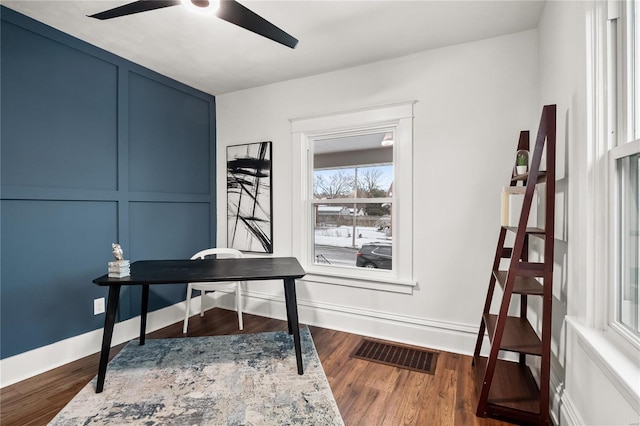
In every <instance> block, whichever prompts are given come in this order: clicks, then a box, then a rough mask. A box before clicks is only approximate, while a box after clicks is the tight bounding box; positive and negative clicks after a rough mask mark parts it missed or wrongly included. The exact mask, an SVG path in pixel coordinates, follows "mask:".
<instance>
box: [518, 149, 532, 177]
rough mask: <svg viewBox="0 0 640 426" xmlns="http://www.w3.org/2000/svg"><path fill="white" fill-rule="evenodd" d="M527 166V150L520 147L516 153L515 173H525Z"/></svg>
mask: <svg viewBox="0 0 640 426" xmlns="http://www.w3.org/2000/svg"><path fill="white" fill-rule="evenodd" d="M528 166H529V151H527V150H524V149H521V150H520V151H518V152H517V153H516V175H523V174H525V173H527V167H528Z"/></svg>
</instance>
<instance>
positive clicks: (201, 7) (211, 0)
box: [181, 0, 220, 15]
mask: <svg viewBox="0 0 640 426" xmlns="http://www.w3.org/2000/svg"><path fill="white" fill-rule="evenodd" d="M181 1H182V4H184V5H185V6H186V7H187V9H189V10H190V11H192V12H195V13H199V14H200V15H213V14H214V13H216V12H217V11H218V9H219V8H220V0H181Z"/></svg>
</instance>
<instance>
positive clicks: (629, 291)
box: [607, 2, 640, 345]
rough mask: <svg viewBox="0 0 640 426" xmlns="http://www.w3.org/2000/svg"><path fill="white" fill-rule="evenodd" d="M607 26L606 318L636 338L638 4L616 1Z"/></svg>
mask: <svg viewBox="0 0 640 426" xmlns="http://www.w3.org/2000/svg"><path fill="white" fill-rule="evenodd" d="M616 6H618V9H614V10H613V11H612V12H613V13H612V15H611V16H610V24H609V32H608V36H609V38H610V40H609V44H608V46H609V49H608V52H607V53H608V62H609V67H608V71H609V91H608V93H609V96H608V99H607V101H608V103H609V110H610V113H609V125H608V127H609V134H610V138H611V140H610V141H609V147H610V149H609V151H608V155H609V173H610V175H609V176H610V182H611V191H610V197H611V199H610V204H609V205H610V212H609V214H610V216H611V221H610V222H611V225H610V233H609V234H610V237H611V238H610V239H611V245H610V247H611V253H612V256H611V259H612V267H611V268H610V269H611V274H612V277H613V279H612V282H613V284H614V285H613V289H612V292H611V294H612V297H611V299H612V303H611V307H610V308H611V309H610V311H611V312H610V315H609V323H610V325H611V327H612V328H614V329H616V330H618V331H620V332H621V333H622V334H623V335H626V336H627V337H628V338H629V339H630V340H631V341H633V342H635V343H636V345H638V344H640V321H639V318H640V304H639V303H638V270H639V267H640V251H639V238H638V232H639V230H640V217H639V214H638V201H639V199H640V185H639V182H640V167H639V166H640V76H639V73H640V53H639V49H638V48H639V46H640V25H639V24H640V19H639V16H640V15H639V14H640V10H639V9H640V8H638V6H637V4H636V3H635V2H620V3H616Z"/></svg>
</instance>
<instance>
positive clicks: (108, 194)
mask: <svg viewBox="0 0 640 426" xmlns="http://www.w3.org/2000/svg"><path fill="white" fill-rule="evenodd" d="M0 18H1V22H0V31H1V34H0V75H1V79H0V89H1V97H0V123H1V127H0V182H1V189H0V262H1V264H0V280H1V282H0V324H1V333H0V357H1V358H6V357H9V356H13V355H17V354H20V353H23V352H26V351H28V350H31V349H35V348H38V347H41V346H45V345H48V344H51V343H54V342H57V341H60V340H63V339H66V338H69V337H73V336H76V335H79V334H83V333H86V332H89V331H92V330H95V329H99V328H102V326H103V322H104V314H101V315H97V316H94V315H93V299H95V298H98V297H104V296H106V294H107V289H105V288H101V287H98V286H96V285H94V284H93V283H92V282H91V281H92V280H93V279H94V278H96V277H98V276H100V275H103V274H105V273H106V271H107V262H109V261H111V260H112V259H113V256H112V254H111V243H113V242H119V243H120V244H121V245H122V247H123V249H124V253H125V258H127V259H130V260H131V261H136V260H140V259H185V258H189V257H191V255H192V254H193V253H195V252H197V251H199V250H201V249H204V248H207V247H213V246H215V241H216V235H215V228H216V227H215V220H216V217H215V212H216V209H215V188H216V185H215V170H214V167H215V98H214V97H213V96H211V95H208V94H206V93H202V92H200V91H197V90H195V89H193V88H191V87H188V86H185V85H184V84H181V83H178V82H176V81H173V80H171V79H169V78H167V77H164V76H161V75H159V74H157V73H155V72H152V71H150V70H148V69H145V68H143V67H141V66H139V65H136V64H134V63H132V62H129V61H127V60H124V59H122V58H120V57H118V56H116V55H113V54H111V53H109V52H106V51H104V50H101V49H98V48H96V47H95V46H92V45H89V44H87V43H85V42H83V41H81V40H78V39H76V38H73V37H71V36H69V35H67V34H64V33H61V32H59V31H57V30H55V29H53V28H51V27H48V26H46V25H44V24H42V23H39V22H37V21H34V20H32V19H30V18H27V17H25V16H23V15H21V14H19V13H16V12H14V11H12V10H10V9H8V8H6V7H4V6H0ZM159 287H160V286H159ZM185 292H186V289H185V286H181V285H180V286H179V285H176V286H165V287H162V288H153V287H152V289H151V297H150V309H151V310H156V309H160V308H163V307H166V306H169V305H172V304H175V303H178V302H180V301H183V300H184V298H185ZM139 314H140V289H136V288H131V289H129V288H125V289H124V290H123V292H122V294H121V300H120V311H119V319H120V320H124V319H129V318H132V317H134V316H136V315H139Z"/></svg>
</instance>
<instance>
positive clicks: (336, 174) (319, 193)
mask: <svg viewBox="0 0 640 426" xmlns="http://www.w3.org/2000/svg"><path fill="white" fill-rule="evenodd" d="M355 171H356V170H355V169H354V168H343V169H327V170H314V171H313V198H318V199H322V200H326V199H332V198H353V197H354V196H355V182H356V175H355Z"/></svg>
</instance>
